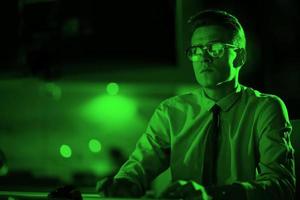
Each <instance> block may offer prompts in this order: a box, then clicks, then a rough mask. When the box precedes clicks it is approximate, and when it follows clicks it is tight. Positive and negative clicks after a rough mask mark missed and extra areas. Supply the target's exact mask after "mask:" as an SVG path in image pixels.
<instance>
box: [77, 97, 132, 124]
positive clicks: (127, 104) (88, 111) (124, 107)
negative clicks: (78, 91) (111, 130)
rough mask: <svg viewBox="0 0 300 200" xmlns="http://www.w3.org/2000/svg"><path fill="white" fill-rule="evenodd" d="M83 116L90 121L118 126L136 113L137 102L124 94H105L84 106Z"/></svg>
mask: <svg viewBox="0 0 300 200" xmlns="http://www.w3.org/2000/svg"><path fill="white" fill-rule="evenodd" d="M81 109H82V110H81V112H82V116H83V117H84V118H85V119H87V120H88V121H90V122H95V123H97V124H102V125H109V126H112V127H116V126H117V125H121V124H124V123H127V122H128V121H130V120H131V119H132V118H134V117H135V114H136V104H135V102H134V101H133V100H131V99H129V98H126V97H123V96H109V95H104V96H100V97H96V98H94V99H92V100H91V101H90V102H88V103H87V104H85V105H84V106H82V108H81Z"/></svg>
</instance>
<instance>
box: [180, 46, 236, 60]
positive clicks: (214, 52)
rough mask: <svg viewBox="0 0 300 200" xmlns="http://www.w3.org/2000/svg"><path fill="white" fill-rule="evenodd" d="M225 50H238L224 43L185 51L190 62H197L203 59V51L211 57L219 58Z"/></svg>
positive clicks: (195, 47) (193, 47) (192, 47)
mask: <svg viewBox="0 0 300 200" xmlns="http://www.w3.org/2000/svg"><path fill="white" fill-rule="evenodd" d="M225 48H227V49H228V48H234V49H239V48H238V47H236V46H234V45H232V44H226V43H220V42H217V43H209V44H207V45H195V46H191V47H189V48H188V49H187V50H186V55H187V57H188V58H189V60H191V61H192V62H196V61H199V60H200V59H201V58H203V55H204V51H206V52H207V53H208V54H209V55H210V56H211V57H214V58H221V57H222V56H223V55H224V50H225Z"/></svg>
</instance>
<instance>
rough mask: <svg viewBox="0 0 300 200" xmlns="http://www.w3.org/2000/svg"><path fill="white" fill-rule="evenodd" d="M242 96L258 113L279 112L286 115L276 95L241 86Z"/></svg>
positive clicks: (281, 101) (284, 106)
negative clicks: (253, 105)
mask: <svg viewBox="0 0 300 200" xmlns="http://www.w3.org/2000/svg"><path fill="white" fill-rule="evenodd" d="M243 96H244V98H245V99H246V100H247V101H248V102H249V103H250V104H255V105H256V106H257V109H258V110H260V111H265V112H268V111H270V112H278V111H280V112H284V113H286V114H287V109H286V105H285V103H284V101H283V100H282V99H281V98H280V97H279V96H277V95H274V94H269V93H263V92H260V91H258V90H255V89H253V88H251V87H245V86H243Z"/></svg>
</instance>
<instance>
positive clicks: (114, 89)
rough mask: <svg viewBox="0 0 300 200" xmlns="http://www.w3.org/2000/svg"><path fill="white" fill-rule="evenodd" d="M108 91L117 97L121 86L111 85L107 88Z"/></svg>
mask: <svg viewBox="0 0 300 200" xmlns="http://www.w3.org/2000/svg"><path fill="white" fill-rule="evenodd" d="M106 91H107V93H108V94H110V95H116V94H118V92H119V85H118V84H117V83H113V82H112V83H109V84H108V85H107V86H106Z"/></svg>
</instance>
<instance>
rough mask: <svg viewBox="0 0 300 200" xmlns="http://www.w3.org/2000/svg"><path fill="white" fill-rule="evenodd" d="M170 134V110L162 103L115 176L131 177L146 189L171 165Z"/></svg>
mask: <svg viewBox="0 0 300 200" xmlns="http://www.w3.org/2000/svg"><path fill="white" fill-rule="evenodd" d="M169 135H170V128H169V120H168V112H167V109H166V106H164V105H163V104H160V105H159V106H158V107H157V109H156V110H155V112H154V114H153V115H152V117H151V119H150V121H149V123H148V127H147V129H146V132H145V133H144V134H143V135H142V136H141V137H140V139H139V140H138V142H137V144H136V148H135V150H134V151H133V153H132V154H131V155H130V156H129V159H128V160H127V161H126V162H125V164H124V165H123V166H122V167H121V168H120V170H119V172H118V173H117V175H116V176H115V178H126V179H129V180H131V181H132V182H134V183H136V184H138V185H139V186H140V189H141V190H143V191H145V190H146V189H147V188H148V187H149V185H150V183H151V181H152V180H153V179H154V178H155V177H156V176H157V175H159V174H160V173H161V172H163V171H164V170H166V169H167V168H168V167H169V163H170V137H169Z"/></svg>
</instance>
